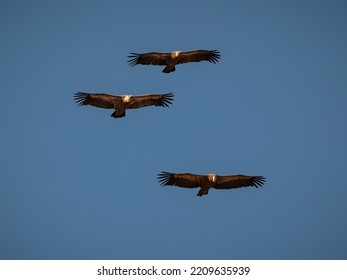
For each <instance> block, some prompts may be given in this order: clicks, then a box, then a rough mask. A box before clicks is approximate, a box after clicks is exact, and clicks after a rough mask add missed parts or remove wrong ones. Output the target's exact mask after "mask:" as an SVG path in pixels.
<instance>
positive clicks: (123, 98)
mask: <svg viewBox="0 0 347 280" xmlns="http://www.w3.org/2000/svg"><path fill="white" fill-rule="evenodd" d="M173 96H174V94H173V93H165V94H145V95H137V96H134V95H111V94H106V93H85V92H77V93H75V96H74V100H75V101H76V103H77V104H78V105H79V106H83V105H91V106H95V107H99V108H104V109H114V110H115V111H114V112H113V113H112V115H111V116H112V117H114V118H122V117H125V111H126V110H127V109H137V108H141V107H147V106H160V107H169V105H170V104H172V101H173Z"/></svg>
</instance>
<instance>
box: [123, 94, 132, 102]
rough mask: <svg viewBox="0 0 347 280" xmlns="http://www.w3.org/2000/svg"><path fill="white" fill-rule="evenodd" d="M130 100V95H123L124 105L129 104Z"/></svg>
mask: <svg viewBox="0 0 347 280" xmlns="http://www.w3.org/2000/svg"><path fill="white" fill-rule="evenodd" d="M130 99H131V95H123V96H122V100H123V102H124V103H129V102H130Z"/></svg>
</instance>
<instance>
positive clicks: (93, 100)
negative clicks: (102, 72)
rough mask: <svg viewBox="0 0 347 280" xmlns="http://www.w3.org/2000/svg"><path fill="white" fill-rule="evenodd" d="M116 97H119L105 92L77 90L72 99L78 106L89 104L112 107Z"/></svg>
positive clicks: (106, 107)
mask: <svg viewBox="0 0 347 280" xmlns="http://www.w3.org/2000/svg"><path fill="white" fill-rule="evenodd" d="M118 98H121V97H119V96H115V95H110V94H105V93H85V92H77V93H75V95H74V100H75V102H76V103H77V104H78V105H79V106H84V105H91V106H95V107H99V108H105V109H113V108H114V102H115V101H116V100H117V99H118Z"/></svg>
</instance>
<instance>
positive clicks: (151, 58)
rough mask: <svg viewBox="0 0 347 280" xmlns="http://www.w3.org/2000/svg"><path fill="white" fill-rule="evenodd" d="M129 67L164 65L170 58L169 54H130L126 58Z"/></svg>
mask: <svg viewBox="0 0 347 280" xmlns="http://www.w3.org/2000/svg"><path fill="white" fill-rule="evenodd" d="M128 57H129V58H130V60H128V63H129V66H135V65H136V64H144V65H166V64H167V61H168V60H169V59H170V58H171V55H170V53H158V52H150V53H130V55H129V56H128Z"/></svg>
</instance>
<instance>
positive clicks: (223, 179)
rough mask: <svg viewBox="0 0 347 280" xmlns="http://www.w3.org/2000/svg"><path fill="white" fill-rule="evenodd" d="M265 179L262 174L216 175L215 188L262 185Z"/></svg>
mask: <svg viewBox="0 0 347 280" xmlns="http://www.w3.org/2000/svg"><path fill="white" fill-rule="evenodd" d="M265 181H266V179H265V178H264V177H263V176H246V175H241V174H238V175H230V176H217V182H216V184H215V185H214V186H213V187H214V188H215V189H236V188H242V187H256V188H258V187H262V186H263V184H264V183H265Z"/></svg>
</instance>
